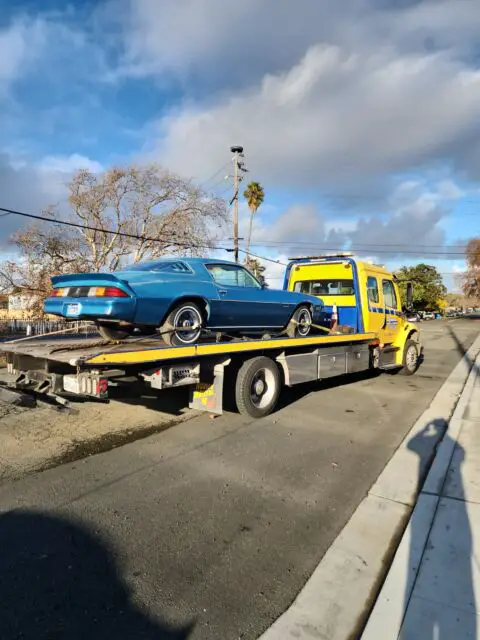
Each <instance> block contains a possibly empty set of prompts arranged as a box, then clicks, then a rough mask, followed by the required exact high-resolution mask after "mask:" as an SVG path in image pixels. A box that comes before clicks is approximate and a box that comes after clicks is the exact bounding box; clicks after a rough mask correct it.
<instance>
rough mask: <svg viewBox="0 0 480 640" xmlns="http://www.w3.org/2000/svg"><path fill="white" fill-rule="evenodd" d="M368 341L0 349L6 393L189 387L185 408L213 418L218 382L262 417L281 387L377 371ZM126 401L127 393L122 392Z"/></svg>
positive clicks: (38, 342) (75, 342) (327, 338)
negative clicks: (136, 385) (134, 384)
mask: <svg viewBox="0 0 480 640" xmlns="http://www.w3.org/2000/svg"><path fill="white" fill-rule="evenodd" d="M378 349H379V346H378V339H377V338H376V336H375V334H372V333H356V334H340V333H338V334H330V335H317V336H310V337H306V338H288V337H275V338H263V339H255V340H254V339H243V340H242V339H232V340H228V341H227V340H220V341H218V342H217V341H215V340H214V339H213V340H211V341H209V342H201V343H197V344H195V345H191V346H185V347H171V346H168V345H166V344H165V342H163V341H162V340H161V339H160V338H155V337H148V338H147V337H141V338H138V337H136V338H130V339H127V340H124V341H122V342H119V343H118V344H112V343H108V342H105V341H104V340H102V339H101V338H96V337H92V336H86V337H83V338H81V337H78V336H74V337H68V338H66V337H58V336H56V337H55V338H49V337H48V336H45V337H40V336H39V337H37V338H32V339H27V340H18V341H12V342H6V343H3V344H2V345H0V350H1V351H3V352H5V353H6V357H7V364H8V370H9V373H10V374H11V386H13V387H15V388H21V389H30V390H33V391H35V392H37V393H47V394H48V395H50V396H53V397H55V398H58V399H59V400H61V401H62V402H63V403H64V402H65V401H64V399H63V398H64V396H68V395H83V396H90V397H96V398H108V389H109V387H110V386H111V385H112V384H114V385H115V386H118V385H119V384H128V383H125V379H129V380H130V384H131V378H132V376H133V377H135V378H137V379H138V380H140V381H142V382H144V383H145V384H147V385H149V386H150V387H152V388H155V389H169V388H172V387H178V386H187V385H188V386H189V387H190V407H192V408H195V409H199V410H204V411H209V412H210V413H217V414H221V413H222V411H223V396H224V378H225V377H226V376H229V378H230V382H229V384H228V389H229V390H230V389H233V390H234V391H235V402H236V405H237V408H238V409H239V410H240V411H241V412H242V413H245V414H247V415H250V416H253V417H262V416H264V415H268V413H270V412H271V411H273V409H274V407H275V405H276V403H277V400H278V397H279V395H280V392H281V389H282V387H283V386H284V385H286V386H293V385H295V384H298V383H302V382H309V381H314V380H320V379H325V378H331V377H334V376H341V375H345V374H349V373H355V372H359V371H364V370H366V369H369V368H372V367H375V366H378V359H376V358H375V357H374V354H375V352H376V351H377V350H378ZM126 393H128V390H126Z"/></svg>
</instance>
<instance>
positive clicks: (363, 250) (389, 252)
mask: <svg viewBox="0 0 480 640" xmlns="http://www.w3.org/2000/svg"><path fill="white" fill-rule="evenodd" d="M286 244H287V245H288V246H289V247H292V248H293V247H295V246H296V245H295V243H286ZM305 244H307V246H309V247H311V248H312V249H315V250H317V251H328V252H334V251H335V252H337V253H342V252H344V253H345V252H352V253H355V252H357V253H382V254H386V255H398V254H402V255H414V256H418V255H423V256H427V257H428V256H431V257H444V258H448V257H455V256H457V257H465V252H464V251H448V247H446V249H445V250H444V251H423V250H420V249H419V250H409V249H398V250H396V251H395V250H393V249H382V248H381V247H383V246H384V245H371V246H370V247H361V246H352V247H348V248H343V247H326V246H322V245H317V244H315V243H305ZM252 245H253V246H255V247H261V246H264V245H263V243H252ZM410 246H411V245H410ZM470 255H472V254H470ZM473 255H480V252H474V254H473Z"/></svg>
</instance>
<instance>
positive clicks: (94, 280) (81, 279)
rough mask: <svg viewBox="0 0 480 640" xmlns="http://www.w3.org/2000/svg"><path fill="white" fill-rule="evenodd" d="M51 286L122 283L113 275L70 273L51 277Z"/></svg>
mask: <svg viewBox="0 0 480 640" xmlns="http://www.w3.org/2000/svg"><path fill="white" fill-rule="evenodd" d="M51 281H52V284H53V285H58V284H67V283H68V284H76V285H77V286H82V285H83V286H88V285H89V284H91V285H92V286H95V285H99V284H100V283H101V282H105V281H107V282H122V281H121V280H120V278H117V276H114V275H113V273H72V274H66V275H63V276H52V277H51Z"/></svg>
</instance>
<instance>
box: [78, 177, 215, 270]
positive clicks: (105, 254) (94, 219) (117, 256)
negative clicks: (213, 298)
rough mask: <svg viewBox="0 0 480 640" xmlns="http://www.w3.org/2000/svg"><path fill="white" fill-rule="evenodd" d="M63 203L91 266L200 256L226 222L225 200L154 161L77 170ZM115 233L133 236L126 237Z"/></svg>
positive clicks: (112, 265) (113, 266)
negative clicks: (179, 255) (78, 223)
mask: <svg viewBox="0 0 480 640" xmlns="http://www.w3.org/2000/svg"><path fill="white" fill-rule="evenodd" d="M68 187H69V191H70V197H69V202H70V205H71V207H72V213H73V217H74V219H75V221H78V220H80V221H81V222H82V223H83V224H84V225H85V227H94V228H96V229H101V231H95V230H91V229H87V228H85V229H81V230H80V233H81V235H82V236H83V238H84V240H85V243H86V245H87V247H88V248H89V254H90V255H89V258H90V260H91V262H92V265H93V268H94V269H95V270H97V271H98V270H101V269H103V268H107V269H113V268H116V266H117V265H118V264H119V263H122V261H123V260H124V259H125V258H126V257H127V256H128V257H129V259H131V260H132V261H133V262H139V261H141V260H144V259H147V258H156V257H158V256H161V255H163V254H165V253H167V252H168V253H183V254H199V253H200V254H201V253H204V252H205V250H206V247H208V246H209V245H212V240H211V238H212V235H213V234H212V230H213V229H214V228H215V227H221V226H223V224H224V222H225V220H226V207H225V202H224V201H223V200H220V199H219V198H213V199H211V198H207V196H206V194H205V193H204V192H203V191H202V190H201V189H199V188H198V187H196V186H195V185H193V184H192V183H191V182H190V181H189V180H185V179H183V178H181V177H179V176H177V175H175V174H172V173H170V172H168V171H166V170H165V169H162V168H161V167H159V166H158V165H149V166H146V167H135V166H132V167H127V168H112V169H110V170H108V171H106V172H105V173H104V174H100V175H98V174H94V173H92V172H90V171H86V170H82V171H79V172H77V174H76V175H75V176H74V178H73V179H72V181H71V182H70V183H69V185H68ZM121 233H125V234H130V235H131V236H137V238H128V237H124V236H122V235H120V234H121Z"/></svg>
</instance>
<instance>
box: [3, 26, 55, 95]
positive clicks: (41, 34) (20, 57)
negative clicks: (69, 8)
mask: <svg viewBox="0 0 480 640" xmlns="http://www.w3.org/2000/svg"><path fill="white" fill-rule="evenodd" d="M46 42H47V41H46V38H45V29H44V23H43V21H42V20H30V19H28V18H23V19H18V20H16V21H14V22H13V23H12V24H10V25H9V26H7V27H5V28H4V29H0V97H1V96H2V94H3V95H5V94H6V93H7V91H8V88H9V85H10V84H11V83H12V82H14V81H15V80H17V79H18V78H19V76H20V75H21V74H22V72H23V71H25V69H26V68H27V67H28V65H29V64H30V63H31V62H32V61H34V60H35V58H36V56H38V55H39V54H40V52H41V50H42V49H43V47H44V46H45V44H46Z"/></svg>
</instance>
